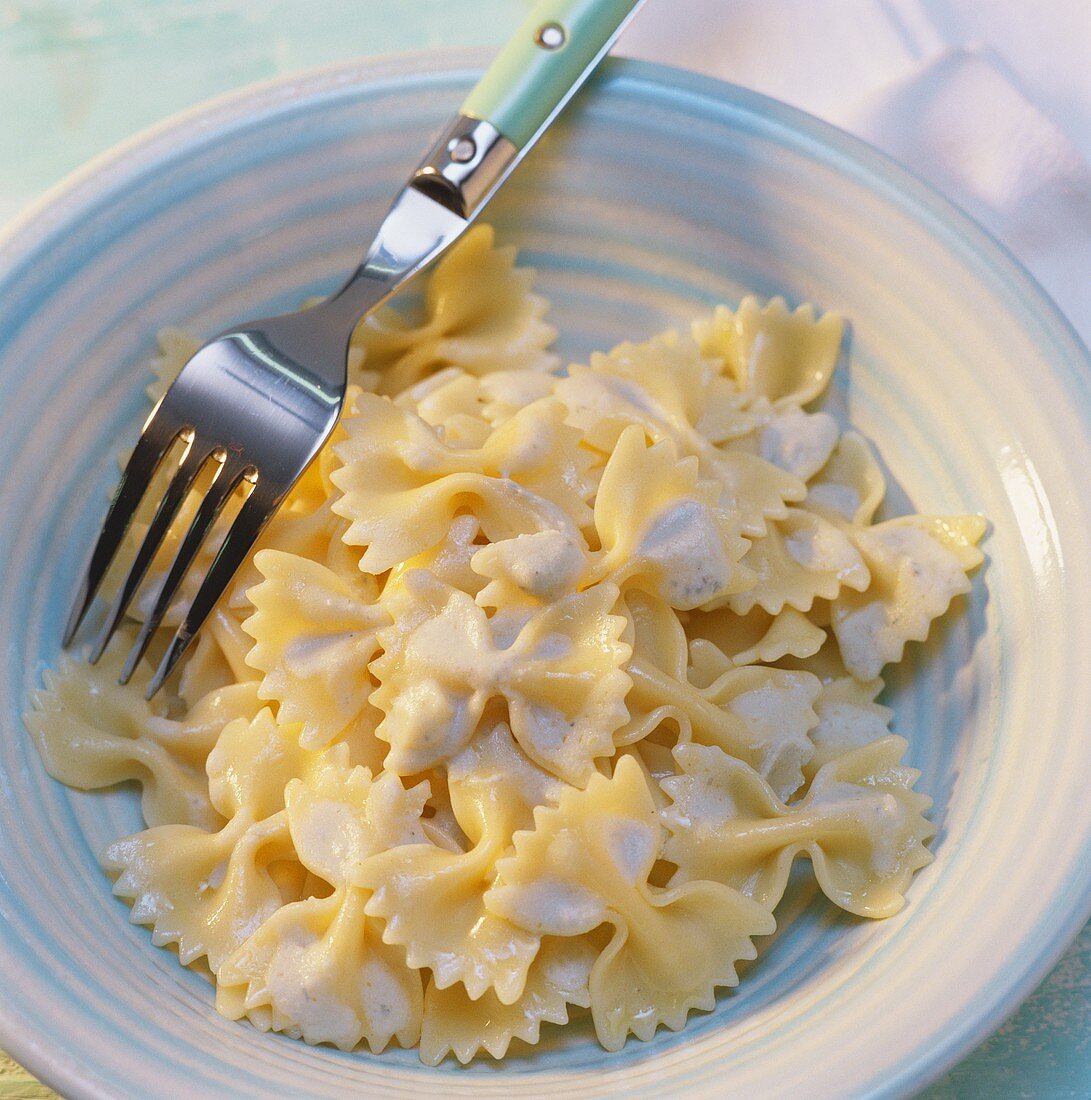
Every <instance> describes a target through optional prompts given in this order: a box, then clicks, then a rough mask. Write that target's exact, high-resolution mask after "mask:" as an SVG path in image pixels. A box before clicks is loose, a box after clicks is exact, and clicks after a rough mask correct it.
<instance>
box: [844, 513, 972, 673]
mask: <svg viewBox="0 0 1091 1100" xmlns="http://www.w3.org/2000/svg"><path fill="white" fill-rule="evenodd" d="M985 527H986V524H985V520H984V519H982V518H981V517H980V516H954V517H940V516H903V517H901V518H899V519H892V520H888V521H887V522H886V523H880V524H877V525H876V526H874V527H863V528H855V529H853V538H854V541H855V543H856V546H857V548H858V549H859V551H860V553H861V555H862V556H863V558H864V561H865V563H866V564H867V567H868V569H869V571H870V573H871V584H870V586H869V587H868V588H867V589H866V590H865V591H863V592H847V591H843V592H842V593H841V594H840V595H839V596H838V598H837V599H836V600H834V601H833V604H832V615H833V623H832V625H833V633H834V636H835V637H836V638H837V643H838V645H839V646H840V647H841V656H842V658H843V659H844V662H845V667H846V668H847V669H848V670H849V672H851V673H852V674H853V675H854V676H856V677H857V678H858V679H861V680H872V679H874V678H875V677H876V676H878V675H879V672H880V671H881V670H882V668H883V666H884V665H885V664H888V663H889V662H891V661H900V660H901V658H902V653H903V652H904V651H905V645H906V643H907V642H923V641H924V640H925V638H927V637H928V631H929V629H930V627H931V625H932V621H933V620H934V619H936V618H938V617H939V616H940V615H942V614H944V612H945V611H946V610H947V608H948V607H949V606H950V604H951V601H952V600H953V599H954V598H955V597H956V596H959V595H962V594H964V593H966V592H969V591H970V580H969V578H968V577H967V575H966V574H967V573H968V572H969V571H970V570H971V569H974V568H976V567H977V566H978V565H980V564H981V562H982V561H983V560H984V555H983V554H982V553H981V551H980V550H978V548H977V545H976V544H977V543H978V542H979V541H980V539H981V537H982V536H983V535H984V533H985Z"/></svg>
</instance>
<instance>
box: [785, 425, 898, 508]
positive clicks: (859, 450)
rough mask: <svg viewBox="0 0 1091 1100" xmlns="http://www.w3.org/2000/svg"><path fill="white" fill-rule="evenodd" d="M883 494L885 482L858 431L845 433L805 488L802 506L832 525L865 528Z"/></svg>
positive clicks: (872, 455) (884, 492) (881, 500)
mask: <svg viewBox="0 0 1091 1100" xmlns="http://www.w3.org/2000/svg"><path fill="white" fill-rule="evenodd" d="M885 494H886V481H885V479H884V478H883V472H882V470H880V469H879V464H878V462H876V461H875V456H874V454H872V451H871V447H870V446H869V445H868V442H867V440H866V439H864V437H863V436H862V435H860V434H858V433H857V432H845V434H844V435H843V436H842V437H841V439H840V440H839V441H838V444H837V446H836V447H835V448H834V449H833V453H832V454H831V455H830V458H829V461H828V462H827V463H826V465H825V466H823V467H822V469H821V470H820V471H819V473H818V475H817V476H816V477H815V478H814V479H813V480H812V481H811V483H810V484H809V485H808V486H807V500H806V501H805V503H804V507H805V508H806V509H807V510H808V511H810V512H814V513H815V514H817V515H820V516H822V517H823V519H828V520H829V521H830V522H831V523H855V524H857V525H859V526H866V525H867V524H869V523H871V522H872V520H873V519H874V518H875V512H876V511H877V510H878V507H879V505H880V504H881V503H882V502H883V497H884V496H885Z"/></svg>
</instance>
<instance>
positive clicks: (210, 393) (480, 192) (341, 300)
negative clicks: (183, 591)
mask: <svg viewBox="0 0 1091 1100" xmlns="http://www.w3.org/2000/svg"><path fill="white" fill-rule="evenodd" d="M466 139H468V140H469V141H470V142H471V143H472V148H473V156H472V157H471V158H470V160H469V161H467V158H466V156H465V155H464V151H465V148H466V146H465V145H463V146H462V147H459V159H458V160H457V161H455V160H453V159H452V157H451V151H452V150H453V149H455V148H456V147H458V142H459V141H465V140H466ZM517 159H518V156H517V152H516V150H515V149H514V147H513V146H511V144H510V143H509V142H508V141H507V139H505V138H504V137H502V136H501V135H500V134H499V133H498V132H497V131H496V130H495V129H494V128H492V127H491V126H489V124H488V123H484V122H481V121H479V120H477V119H472V118H466V117H464V116H458V117H457V118H456V119H455V121H454V122H453V123H452V125H451V126H449V127H448V128H447V130H446V131H445V132H444V134H443V135H442V136H441V138H440V139H439V141H438V142H437V144H436V145H435V146H434V148H433V149H432V151H431V153H430V154H429V156H428V157H427V158H426V160H425V161H424V162H423V164H422V165H421V167H420V168H418V169H417V172H416V173H415V174H414V176H413V178H412V179H411V180H410V182H409V184H408V185H407V186H406V187H405V189H404V190H403V191H402V192H401V194H400V195H399V196H398V198H397V199H396V200H395V202H394V205H393V206H392V207H391V210H390V212H389V213H388V215H387V217H386V219H385V220H384V222H383V224H382V226H381V228H380V230H379V233H378V235H377V236H376V239H375V242H374V243H373V245H372V246H371V248H370V250H369V251H368V253H367V256H366V258H365V260H364V262H363V263H362V264H361V265H360V267H359V268H358V269H357V271H356V272H355V273H354V274H353V276H352V277H351V278H350V279H349V280H348V281H347V282H346V283H345V285H344V286H343V287H342V288H341V289H340V290H339V291H338V292H337V293H336V294H334V295H333V296H332V297H330V298H329V299H327V300H326V301H324V302H322V303H321V304H320V305H318V306H315V307H314V308H312V309H307V310H302V311H300V312H298V313H291V314H284V315H281V316H277V317H271V318H267V319H265V320H261V321H253V322H249V323H247V324H244V325H241V326H238V327H236V328H232V329H229V330H228V331H227V332H224V333H223V334H221V335H220V336H218V337H217V338H216V339H215V340H213V341H211V342H210V343H208V344H206V345H205V346H204V347H202V348H201V349H200V350H199V351H198V352H197V353H196V354H195V355H194V356H193V357H192V358H191V359H190V360H189V361H188V362H187V363H186V364H185V366H184V367H183V368H182V371H181V373H180V374H179V375H178V377H177V379H176V380H175V381H174V383H173V384H172V385H171V386H170V388H169V389H168V390H167V392H166V394H164V396H163V398H162V400H161V401H160V402H159V404H158V405H157V406H156V407H155V409H154V410H153V411H152V413H151V415H150V416H149V417H148V419H147V421H146V422H145V424H144V428H143V430H142V433H141V436H140V439H139V440H138V442H137V444H136V447H135V449H134V450H133V453H132V456H131V457H130V459H129V461H128V463H127V465H126V467H125V470H124V472H123V474H122V476H121V480H120V482H119V484H118V487H117V490H116V492H115V495H114V498H113V501H112V502H111V504H110V508H109V510H108V512H107V515H106V519H105V520H104V522H103V526H102V529H101V531H100V533H99V536H98V540H97V542H96V544H95V546H94V549H93V551H92V553H91V558H90V563H89V565H88V567H87V571H86V573H85V575H84V577H83V580H82V582H81V584H80V587H79V590H78V591H77V594H76V599H75V602H74V604H73V607H72V612H71V615H70V617H69V620H68V625H67V628H66V630H65V635H64V644H65V645H68V644H69V643H70V642H71V641H72V639H73V638H74V636H75V634H76V632H77V631H78V629H79V627H80V624H81V622H82V621H83V619H84V618H85V616H86V614H87V611H88V609H89V608H90V606H91V604H92V602H93V600H94V598H95V595H96V593H97V592H98V590H99V588H100V587H101V584H102V581H103V579H104V577H105V575H106V573H107V571H108V570H109V568H110V566H111V564H112V563H113V561H114V558H115V557H116V556H117V552H118V549H119V548H120V546H121V544H122V541H123V539H124V538H125V535H126V533H127V532H128V530H129V527H130V526H131V524H132V521H133V517H134V515H135V514H136V511H137V508H138V506H139V505H140V503H141V502H142V500H143V498H144V496H145V495H146V492H147V489H148V487H149V485H150V483H151V481H152V479H153V477H154V476H155V475H156V473H157V471H158V470H159V469H160V468H161V467H163V466H164V464H165V463H167V462H169V463H170V468H171V469H172V470H173V472H172V474H171V477H170V482H169V485H168V487H167V489H166V491H165V492H164V495H163V497H162V498H161V500H160V501H159V503H158V506H157V508H156V511H155V514H154V516H153V518H152V521H151V524H150V526H149V528H148V531H147V533H146V534H145V536H144V538H143V540H142V542H141V545H140V547H139V548H138V550H137V553H136V556H135V559H134V560H133V563H132V565H131V567H130V568H129V570H128V573H127V575H126V577H125V579H124V581H123V582H122V584H121V586H120V588H119V590H118V593H117V595H116V597H115V598H114V600H113V602H112V604H111V606H110V608H109V611H108V612H107V616H106V621H105V624H104V625H103V627H102V630H101V632H100V634H99V636H98V639H97V641H96V642H95V644H94V645H93V647H92V651H91V660H92V661H96V660H98V658H99V657H100V656H101V655H102V652H103V651H104V650H105V648H106V646H107V644H108V643H109V641H110V639H111V637H112V636H113V635H114V633H115V632H116V630H117V628H118V626H119V624H120V623H121V622H122V620H123V619H124V616H125V613H126V611H127V609H128V607H129V605H130V604H131V602H132V600H133V597H134V596H135V595H136V592H137V590H138V589H139V588H140V585H141V582H142V581H143V580H144V578H145V575H146V573H147V571H148V568H149V566H150V565H151V562H152V560H153V559H154V557H155V555H156V552H157V551H158V549H159V548H160V546H161V545H162V542H163V539H164V538H165V536H166V534H167V532H168V530H169V528H170V525H171V522H172V521H173V520H174V519H175V517H176V516H177V514H178V512H179V510H180V508H181V506H182V504H183V502H184V501H185V499H186V496H187V494H188V492H189V491H190V489H191V488H192V486H193V485H194V483H195V482H196V480H197V477H198V475H199V474H200V473H201V472H202V471H203V470H206V469H208V470H210V472H211V474H212V478H211V484H210V486H209V488H208V489H207V492H206V494H205V496H204V497H203V499H202V500H201V502H200V504H199V505H198V507H197V511H196V514H195V516H194V519H193V521H192V522H191V524H190V527H189V529H188V531H187V532H186V534H185V536H184V537H183V538H182V541H181V545H180V547H179V550H178V552H177V553H176V555H175V558H174V561H173V563H172V565H171V567H170V569H169V570H168V572H167V576H166V578H165V580H164V582H163V584H162V586H161V588H160V590H159V592H158V593H157V596H156V599H155V602H154V607H153V609H152V612H151V614H149V615H148V616H147V618H146V620H145V622H144V624H143V626H142V628H141V630H140V633H139V635H138V637H137V639H136V642H135V644H134V645H133V647H132V649H131V651H130V653H129V655H128V659H127V661H126V663H125V666H124V670H123V672H122V676H121V680H122V682H126V681H127V680H128V679H129V678H130V677H131V675H132V673H133V671H134V669H135V668H136V666H137V664H138V663H139V661H140V658H141V657H142V656H143V654H144V652H145V650H146V649H147V646H148V644H149V643H150V641H151V639H152V636H153V635H154V634H155V632H156V630H157V629H158V627H159V625H160V624H161V622H162V620H163V616H164V614H165V612H166V610H167V608H168V607H169V606H170V605H171V602H172V601H173V599H174V597H175V595H176V593H177V591H178V588H179V586H180V585H181V583H182V581H183V579H184V578H185V576H186V573H187V571H188V570H189V568H190V566H191V565H192V563H193V560H194V559H195V557H196V555H197V552H198V551H199V550H200V547H201V545H202V543H203V542H204V540H205V538H206V537H207V536H208V535H209V533H210V531H211V530H212V528H213V526H214V524H215V521H216V520H217V518H218V517H219V516H220V513H221V512H222V510H223V508H224V506H225V505H226V503H227V501H228V500H229V499H230V497H231V495H232V493H233V492H234V491H235V490H236V489H237V488H238V487H239V486H240V485H241V484H243V483H244V482H245V483H247V487H248V488H249V495H248V496H247V497H246V499H245V502H244V503H243V504H242V506H241V508H240V509H239V511H238V514H237V515H236V516H235V518H234V520H233V521H232V523H231V526H230V528H229V530H228V532H227V535H226V537H225V538H224V541H223V543H222V544H221V546H220V548H219V550H218V551H217V553H216V556H215V558H214V559H213V561H212V564H211V565H210V567H209V570H208V573H207V574H206V576H205V577H204V579H203V581H202V582H201V584H200V586H199V588H198V590H197V594H196V596H195V597H194V599H193V602H192V604H191V605H190V606H189V608H188V609H187V610H186V612H185V614H184V615H183V619H182V622H181V624H180V625H179V627H178V628H177V630H176V631H175V633H174V635H173V637H172V638H171V640H170V643H169V645H168V647H167V650H166V652H165V654H164V656H163V658H162V660H161V662H160V664H159V666H158V668H157V669H156V671H155V673H154V675H153V676H152V678H151V681H150V683H149V685H148V689H147V696H148V698H151V696H152V695H154V694H155V692H156V691H158V690H159V688H160V687H161V686H162V684H163V682H164V681H165V680H166V678H167V677H168V676H169V675H170V673H171V671H172V670H173V669H174V668H175V666H176V665H177V664H178V662H179V660H180V659H181V658H182V656H183V655H184V654H185V652H186V651H187V649H188V648H189V646H190V644H191V643H192V641H193V639H194V637H195V636H196V634H197V632H198V630H200V628H201V626H202V624H203V623H204V622H205V620H206V619H207V618H208V616H209V614H210V613H211V612H212V609H213V607H214V606H215V604H216V601H217V599H218V598H219V596H220V595H221V594H222V592H223V591H224V590H225V589H226V588H227V586H228V584H229V583H230V581H231V578H232V577H233V576H234V574H235V573H236V571H237V570H238V568H239V567H240V566H241V565H242V563H243V562H244V560H245V559H246V556H247V554H248V553H249V552H250V550H251V549H252V547H253V545H254V543H255V542H256V540H257V538H258V536H259V535H260V534H261V531H262V529H263V528H264V527H265V526H266V524H267V523H268V522H269V520H270V519H271V518H272V516H273V515H274V513H275V512H276V510H277V508H278V507H279V506H280V504H281V502H282V501H283V500H284V498H285V496H286V495H287V494H288V492H289V491H290V490H291V488H292V486H293V485H294V484H295V483H296V481H297V480H298V479H299V477H300V475H301V474H302V473H303V471H304V470H305V469H306V468H307V466H308V464H309V463H310V462H311V460H312V459H313V458H314V457H315V455H317V453H318V451H319V450H320V448H321V447H322V444H323V443H324V442H325V441H326V439H327V438H328V437H329V435H330V433H331V432H332V430H333V428H334V425H335V424H336V423H337V418H338V416H339V415H340V412H341V405H342V403H343V400H344V395H345V388H346V382H347V378H346V363H347V356H348V344H349V338H350V337H351V335H352V332H353V329H354V328H355V327H356V324H357V323H358V322H359V320H360V318H361V317H363V316H364V315H366V314H367V313H368V312H370V311H371V310H372V309H374V308H375V307H376V306H378V305H379V304H381V303H382V302H383V301H384V300H385V299H386V298H388V297H389V296H390V295H391V294H392V293H393V292H394V291H395V290H396V289H397V288H398V287H399V286H401V285H402V284H403V283H404V282H405V281H406V280H407V279H409V278H410V277H411V276H412V275H413V274H415V273H416V272H417V271H419V270H420V269H421V268H422V267H423V266H424V265H425V264H427V263H428V262H429V261H430V260H431V259H433V258H434V257H435V256H437V255H438V254H439V253H440V252H441V251H443V250H444V249H445V248H446V247H447V246H448V245H450V244H451V242H452V241H454V240H455V239H456V238H457V237H458V236H460V235H461V233H462V232H463V231H464V230H465V229H466V227H467V226H468V225H469V223H470V221H471V220H472V218H473V217H474V216H475V215H476V213H477V212H478V210H479V209H480V208H481V207H482V206H483V205H484V203H485V201H486V200H487V199H488V198H489V197H490V196H491V194H492V192H493V191H494V190H495V189H496V187H497V186H499V183H500V182H501V181H502V179H503V178H504V177H505V176H506V175H507V174H508V172H510V170H511V168H512V167H513V166H514V163H515V161H516V160H517ZM179 450H180V452H181V453H180V456H179ZM168 452H169V458H168Z"/></svg>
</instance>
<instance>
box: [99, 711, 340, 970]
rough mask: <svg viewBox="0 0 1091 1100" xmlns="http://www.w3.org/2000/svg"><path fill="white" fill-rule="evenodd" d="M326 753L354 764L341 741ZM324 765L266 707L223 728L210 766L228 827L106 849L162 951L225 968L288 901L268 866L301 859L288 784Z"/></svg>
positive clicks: (164, 829)
mask: <svg viewBox="0 0 1091 1100" xmlns="http://www.w3.org/2000/svg"><path fill="white" fill-rule="evenodd" d="M328 751H329V752H331V753H339V754H340V756H341V757H342V758H346V759H347V749H346V747H345V746H344V745H339V746H335V747H334V748H333V749H331V750H328ZM320 763H321V756H320V754H318V753H311V752H308V751H307V750H305V749H302V748H301V747H300V745H299V728H298V726H289V727H282V726H278V725H277V723H276V721H275V720H274V718H273V715H272V712H271V711H270V710H269V709H268V708H266V709H264V710H262V711H261V712H260V713H259V714H258V715H257V716H256V717H255V718H254V719H253V720H252V721H247V720H246V719H245V718H239V719H236V720H234V721H233V722H230V723H229V724H228V725H227V726H225V727H224V729H223V732H222V733H221V734H220V736H219V739H218V740H217V742H216V747H215V748H214V749H213V750H212V752H211V753H209V756H208V765H207V766H208V789H209V797H210V799H211V801H212V805H213V807H214V808H215V809H216V810H217V811H218V813H219V814H220V816H221V817H222V818H226V819H227V824H226V825H224V826H223V828H222V829H220V831H219V832H206V831H205V830H203V829H198V828H195V827H194V826H192V825H159V826H156V827H155V828H151V829H146V830H145V831H144V832H141V833H136V834H135V835H133V836H130V837H126V838H124V839H122V840H118V841H115V842H114V843H113V844H111V845H109V847H108V848H107V849H106V852H105V854H104V857H103V862H104V864H105V865H106V868H107V870H108V871H110V873H111V874H113V875H115V876H117V881H116V882H115V884H114V893H115V894H117V895H118V897H122V898H125V899H127V900H129V901H130V902H131V903H132V913H131V915H130V919H131V920H132V922H133V923H134V924H150V925H153V926H154V932H153V936H152V938H153V940H154V942H155V943H156V945H157V946H163V945H164V944H168V943H177V944H178V956H179V958H180V959H181V960H182V962H183V964H186V965H188V964H189V963H191V962H194V961H196V960H197V959H199V958H200V957H201V956H202V955H207V956H208V961H209V966H210V967H211V968H212V970H213V971H215V970H218V969H219V967H220V964H221V963H222V962H223V961H224V959H225V958H227V956H228V955H230V954H231V952H232V951H234V950H235V948H237V947H238V946H239V944H241V943H242V942H243V940H245V939H246V938H247V937H248V936H249V935H250V934H251V932H253V931H254V930H255V929H256V928H257V927H258V925H260V924H261V923H262V921H264V920H265V919H266V918H267V917H269V916H271V915H272V913H273V912H274V911H275V910H276V909H278V908H279V907H280V905H281V902H282V898H281V894H280V891H279V889H278V887H277V884H276V882H275V880H274V879H273V877H272V875H271V874H270V871H269V865H270V864H271V863H273V862H275V861H277V860H283V859H289V858H292V857H293V856H294V850H293V848H292V844H291V838H290V836H289V833H288V822H287V818H286V816H285V814H284V812H283V809H284V788H285V786H286V785H287V784H288V782H289V781H290V780H291V779H293V778H295V777H297V776H301V775H306V774H307V773H308V772H309V771H310V770H311V769H312V768H314V767H315V766H316V765H319V764H320Z"/></svg>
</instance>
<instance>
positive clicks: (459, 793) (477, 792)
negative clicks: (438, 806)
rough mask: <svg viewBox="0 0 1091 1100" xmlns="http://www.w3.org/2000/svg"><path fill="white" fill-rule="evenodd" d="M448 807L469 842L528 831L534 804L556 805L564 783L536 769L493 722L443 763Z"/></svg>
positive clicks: (502, 726)
mask: <svg viewBox="0 0 1091 1100" xmlns="http://www.w3.org/2000/svg"><path fill="white" fill-rule="evenodd" d="M447 782H448V789H449V794H450V799H451V808H452V810H453V811H454V814H455V817H456V818H457V819H458V823H459V826H460V827H461V828H462V830H463V832H464V833H465V835H466V837H467V838H468V839H469V841H470V843H471V844H479V843H481V841H482V840H483V839H485V836H486V834H490V835H492V836H496V837H500V838H501V839H502V840H503V842H504V843H505V844H506V843H507V838H509V837H510V836H511V834H512V833H514V832H515V831H516V830H518V829H529V828H530V827H531V825H532V824H533V818H534V810H535V808H536V807H538V806H552V805H555V804H556V802H557V799H558V798H559V797H560V794H561V791H562V789H563V787H564V784H563V783H561V781H560V780H558V779H557V778H556V777H555V776H552V775H550V774H549V772H547V771H544V770H543V769H542V768H539V767H538V766H537V765H536V764H535V763H534V762H533V761H532V760H531V759H530V758H529V757H528V756H527V755H526V754H525V753H524V752H523V750H522V749H520V747H519V745H518V744H517V743H516V742H515V740H514V739H513V738H512V734H511V727H510V726H508V725H507V723H505V722H497V723H496V725H495V726H493V728H492V729H491V730H490V731H488V732H487V733H481V734H479V735H478V736H477V737H475V738H474V739H473V741H471V742H470V744H469V745H467V746H466V748H465V749H463V750H462V752H460V753H459V754H458V756H456V757H454V759H452V760H451V761H450V762H449V763H448V765H447Z"/></svg>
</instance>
